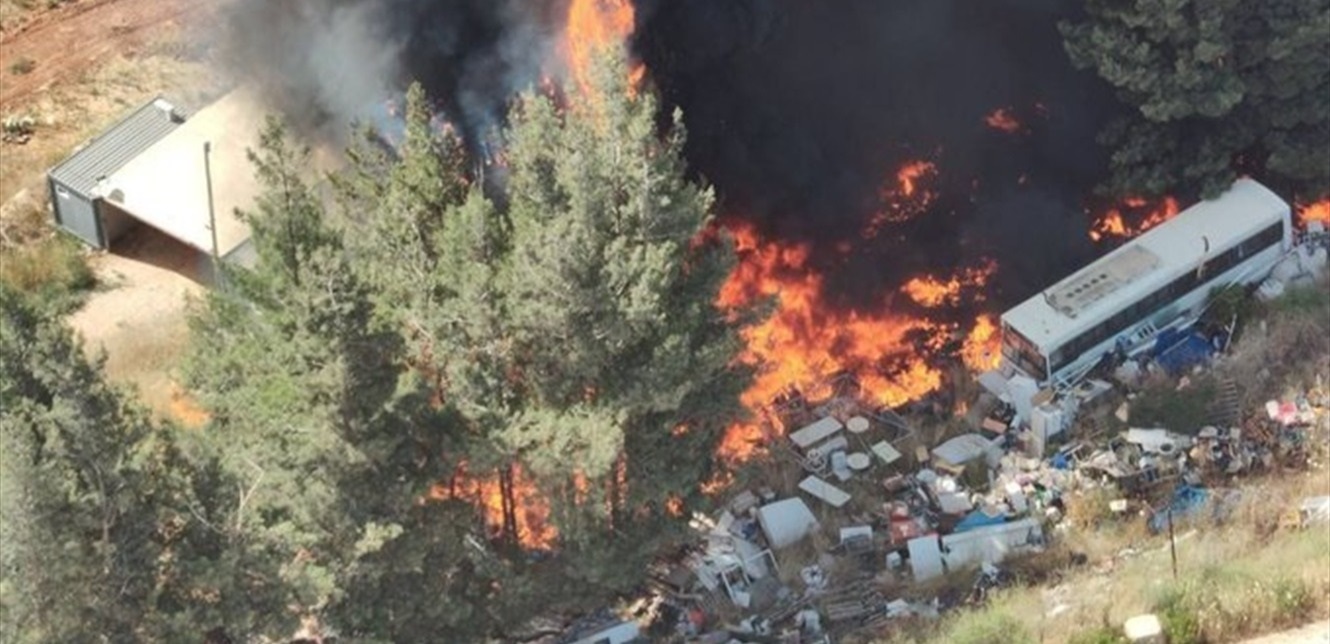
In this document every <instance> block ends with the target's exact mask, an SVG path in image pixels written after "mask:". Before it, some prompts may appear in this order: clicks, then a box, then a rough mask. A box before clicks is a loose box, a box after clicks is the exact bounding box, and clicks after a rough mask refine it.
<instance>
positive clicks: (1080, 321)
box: [1002, 179, 1293, 388]
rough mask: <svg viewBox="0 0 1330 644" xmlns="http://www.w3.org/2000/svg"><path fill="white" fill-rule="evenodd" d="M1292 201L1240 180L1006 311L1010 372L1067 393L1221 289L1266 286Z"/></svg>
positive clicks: (1282, 249)
mask: <svg viewBox="0 0 1330 644" xmlns="http://www.w3.org/2000/svg"><path fill="white" fill-rule="evenodd" d="M1292 234H1293V233H1292V222H1291V213H1290V208H1289V205H1288V204H1287V203H1286V202H1284V200H1282V199H1280V198H1279V197H1278V196H1277V195H1276V194H1275V193H1273V192H1271V191H1270V190H1269V189H1268V188H1266V187H1265V186H1263V185H1261V184H1259V183H1257V182H1255V181H1252V180H1251V179H1239V180H1238V181H1237V182H1235V183H1234V184H1233V186H1232V187H1231V188H1229V190H1228V191H1227V192H1225V193H1224V194H1223V195H1221V196H1220V197H1218V198H1217V199H1214V200H1212V201H1202V202H1201V203H1198V204H1196V205H1195V206H1192V207H1191V208H1188V209H1186V210H1184V211H1183V212H1181V213H1179V214H1178V215H1177V216H1175V217H1174V218H1172V219H1170V220H1168V221H1166V222H1164V223H1162V224H1160V225H1158V226H1156V227H1155V228H1153V229H1151V230H1149V231H1147V232H1146V233H1145V234H1143V235H1141V236H1139V237H1137V238H1135V239H1133V240H1132V241H1130V242H1128V243H1127V244H1124V245H1123V246H1121V247H1120V248H1117V249H1115V250H1113V252H1111V253H1109V254H1107V255H1105V256H1104V257H1102V258H1100V259H1099V260H1097V261H1095V262H1094V263H1093V264H1090V265H1089V266H1086V267H1085V268H1083V269H1081V270H1079V271H1077V272H1076V273H1075V274H1073V275H1071V276H1070V277H1068V278H1066V279H1064V280H1062V281H1061V282H1058V283H1057V284H1054V285H1053V286H1052V287H1050V288H1048V289H1045V290H1044V291H1043V292H1042V293H1039V294H1038V295H1035V296H1034V297H1032V298H1030V299H1028V300H1026V301H1025V302H1022V303H1021V304H1019V305H1017V306H1016V307H1015V308H1012V309H1011V310H1009V311H1007V312H1006V313H1004V314H1003V315H1002V370H1003V372H1005V373H1007V374H1008V375H1010V374H1011V373H1012V371H1013V370H1015V371H1020V372H1022V373H1024V374H1025V375H1027V376H1029V377H1031V378H1034V379H1035V380H1037V381H1038V382H1039V383H1040V384H1051V385H1054V386H1056V387H1059V388H1060V387H1065V386H1068V385H1071V384H1074V382H1075V381H1076V380H1078V379H1079V378H1081V377H1083V376H1084V375H1085V374H1086V373H1087V372H1089V371H1090V370H1091V369H1092V368H1093V367H1094V366H1095V365H1096V364H1097V363H1099V362H1100V361H1101V360H1102V359H1103V358H1104V355H1105V354H1106V353H1110V352H1113V351H1115V350H1117V349H1123V350H1124V351H1126V352H1128V353H1130V352H1132V351H1133V350H1134V349H1138V348H1140V347H1143V346H1145V345H1146V343H1147V342H1148V341H1149V340H1151V339H1152V338H1153V337H1154V336H1155V335H1156V334H1157V333H1159V332H1160V331H1163V330H1164V329H1167V328H1182V327H1184V326H1186V325H1188V324H1191V323H1192V322H1195V321H1196V319H1197V317H1198V316H1199V315H1200V314H1201V312H1202V311H1203V309H1204V307H1205V304H1206V302H1207V300H1208V299H1209V296H1210V293H1211V292H1212V291H1214V290H1215V289H1218V288H1224V287H1228V286H1233V285H1238V284H1242V285H1247V284H1253V283H1258V282H1260V281H1261V280H1263V279H1265V277H1266V276H1267V275H1268V274H1269V273H1270V270H1271V269H1272V268H1273V267H1274V265H1275V264H1276V263H1277V262H1278V261H1279V259H1280V258H1281V257H1282V256H1283V255H1284V254H1285V253H1287V252H1288V251H1289V249H1290V247H1291V245H1292V241H1293V240H1292Z"/></svg>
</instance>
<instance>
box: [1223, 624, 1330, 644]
mask: <svg viewBox="0 0 1330 644" xmlns="http://www.w3.org/2000/svg"><path fill="white" fill-rule="evenodd" d="M1242 644H1330V622H1317V623H1315V624H1311V625H1308V626H1303V627H1302V628H1295V629H1293V630H1289V631H1284V632H1283V633H1275V634H1273V635H1266V636H1265V637H1258V638H1256V639H1254V640H1247V641H1246V642H1243V643H1242Z"/></svg>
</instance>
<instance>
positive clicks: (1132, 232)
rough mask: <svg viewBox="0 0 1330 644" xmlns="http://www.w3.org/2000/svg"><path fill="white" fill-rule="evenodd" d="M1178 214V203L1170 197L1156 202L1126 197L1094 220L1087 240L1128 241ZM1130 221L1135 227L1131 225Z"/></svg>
mask: <svg viewBox="0 0 1330 644" xmlns="http://www.w3.org/2000/svg"><path fill="white" fill-rule="evenodd" d="M1178 212H1179V208H1178V200H1177V199H1174V198H1173V197H1164V198H1162V199H1159V200H1149V199H1145V198H1142V197H1127V198H1125V199H1123V200H1122V204H1121V205H1120V206H1113V207H1110V208H1108V209H1107V210H1106V211H1104V213H1103V214H1101V215H1099V216H1098V217H1096V218H1095V220H1094V222H1093V223H1092V224H1091V225H1090V231H1089V234H1090V239H1091V240H1093V241H1096V242H1098V241H1107V240H1114V239H1116V240H1123V239H1130V238H1132V237H1135V236H1136V235H1139V234H1141V233H1143V232H1145V231H1147V230H1150V229H1151V228H1154V227H1155V226H1158V225H1159V224H1162V223H1164V222H1166V221H1168V220H1169V219H1172V218H1173V216H1174V215H1176V214H1178ZM1133 221H1134V222H1136V223H1135V224H1133V223H1130V222H1133Z"/></svg>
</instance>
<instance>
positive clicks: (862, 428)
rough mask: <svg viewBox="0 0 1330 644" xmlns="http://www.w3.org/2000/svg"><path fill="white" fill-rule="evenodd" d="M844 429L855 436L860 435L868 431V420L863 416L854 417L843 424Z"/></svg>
mask: <svg viewBox="0 0 1330 644" xmlns="http://www.w3.org/2000/svg"><path fill="white" fill-rule="evenodd" d="M845 428H846V429H848V430H850V431H851V432H853V433H855V434H862V433H864V432H866V431H868V419H867V418H864V417H863V416H855V417H854V418H851V419H850V420H849V421H847V422H846V423H845Z"/></svg>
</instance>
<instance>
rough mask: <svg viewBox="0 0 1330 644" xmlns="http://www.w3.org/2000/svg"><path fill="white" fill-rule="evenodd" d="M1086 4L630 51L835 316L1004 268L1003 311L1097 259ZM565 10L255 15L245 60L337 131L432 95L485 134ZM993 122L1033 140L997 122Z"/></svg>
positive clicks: (814, 28)
mask: <svg viewBox="0 0 1330 644" xmlns="http://www.w3.org/2000/svg"><path fill="white" fill-rule="evenodd" d="M1075 4H1076V3H1071V2H1066V1H1065V0H839V1H836V2H829V1H820V2H809V1H808V0H723V1H721V0H637V3H636V5H637V19H638V24H637V33H636V37H635V39H634V43H633V48H634V51H635V53H636V54H637V55H638V56H639V57H640V58H642V59H643V60H644V61H645V62H646V64H647V67H648V69H649V70H650V76H651V79H652V82H653V83H654V84H655V85H656V86H657V88H658V89H659V90H660V92H661V95H662V99H663V100H662V103H663V105H662V107H663V110H666V111H668V110H671V109H672V108H673V107H675V106H677V107H680V108H682V109H683V113H684V120H685V123H686V125H687V126H688V130H689V144H688V148H687V155H688V159H689V162H690V166H691V168H692V170H693V171H694V172H695V173H696V174H697V175H698V176H700V177H704V178H705V179H706V180H707V181H710V182H711V183H713V184H714V185H715V186H716V187H717V190H718V192H719V193H720V195H721V198H722V210H723V212H724V213H725V214H726V215H727V216H732V217H739V218H744V219H748V220H752V221H754V222H757V223H758V224H759V225H760V227H761V229H762V230H763V231H764V232H766V233H767V234H769V235H772V236H775V237H777V238H781V239H786V240H799V241H806V242H808V243H810V244H811V245H812V247H813V249H814V259H815V261H816V262H817V264H818V266H819V268H821V269H822V270H824V272H825V273H826V274H827V279H828V285H829V286H830V287H831V288H832V289H833V292H834V294H835V295H836V296H837V297H838V298H839V303H840V304H841V305H844V306H850V307H858V306H865V307H869V306H871V307H876V306H880V304H881V302H882V298H883V297H884V295H885V294H887V293H890V292H892V291H893V290H894V289H895V288H896V286H898V285H899V284H901V283H902V282H903V281H904V279H905V278H906V277H907V276H910V275H915V274H919V273H924V272H928V273H941V274H945V273H947V272H948V271H949V270H951V269H953V268H955V267H959V266H967V265H974V264H976V263H977V261H978V259H979V258H980V257H991V258H993V259H996V260H997V261H998V263H999V265H1000V267H1001V268H1000V270H999V271H998V275H997V278H996V281H995V284H994V286H995V289H993V292H992V293H991V295H992V297H991V298H990V304H988V305H987V306H989V307H991V306H993V303H992V302H993V301H995V302H996V304H999V305H1003V304H1010V303H1013V302H1015V301H1017V300H1018V299H1020V298H1023V297H1025V296H1028V295H1030V294H1031V293H1033V292H1034V291H1035V290H1037V289H1038V288H1040V287H1042V286H1044V285H1045V284H1046V283H1047V282H1049V281H1050V280H1053V279H1056V278H1058V277H1060V276H1061V275H1062V274H1064V273H1066V272H1067V271H1069V270H1070V269H1073V268H1075V267H1076V266H1077V265H1079V264H1080V263H1082V262H1084V261H1085V260H1087V259H1089V258H1090V257H1091V256H1092V255H1093V251H1094V249H1093V248H1092V246H1091V244H1090V241H1089V239H1088V238H1087V236H1086V233H1085V231H1086V225H1087V220H1086V215H1085V213H1084V207H1085V200H1086V196H1087V195H1089V194H1090V193H1091V188H1092V186H1093V184H1094V183H1095V182H1096V181H1097V180H1098V179H1100V178H1101V177H1102V173H1103V165H1104V159H1103V155H1102V153H1101V150H1100V148H1099V146H1098V145H1097V144H1096V143H1095V140H1094V134H1095V132H1097V131H1098V130H1099V126H1100V124H1101V123H1102V122H1104V121H1105V120H1106V119H1107V118H1108V117H1109V116H1110V114H1109V113H1108V111H1109V110H1110V109H1112V108H1111V107H1110V106H1112V105H1113V104H1114V101H1113V100H1112V95H1111V93H1110V92H1109V91H1108V90H1107V89H1106V88H1105V87H1104V86H1103V85H1102V84H1101V83H1099V82H1098V81H1097V80H1096V79H1095V78H1093V77H1092V76H1090V75H1087V74H1084V73H1080V72H1077V71H1075V70H1073V69H1072V67H1071V65H1070V63H1069V62H1068V60H1067V56H1066V54H1065V53H1064V52H1063V50H1062V44H1061V39H1060V35H1059V34H1058V32H1057V29H1056V24H1057V21H1058V20H1061V19H1066V18H1069V17H1073V16H1072V15H1070V12H1073V11H1075V7H1074V5H1075ZM566 7H567V2H566V0H551V1H547V2H540V1H536V0H288V1H284V2H272V1H269V0H242V1H241V2H240V3H239V4H238V9H237V10H236V11H235V13H234V15H233V16H232V17H231V18H230V20H229V25H230V27H231V31H232V33H233V34H234V36H233V37H232V38H231V42H233V43H234V44H235V45H237V46H235V47H232V48H231V49H233V50H235V52H237V53H236V55H235V56H234V59H235V60H236V61H238V62H237V66H238V67H239V68H240V69H242V70H243V71H244V72H245V73H247V74H249V75H250V76H252V77H254V78H257V79H260V80H262V81H263V82H264V83H265V85H266V86H268V87H270V91H271V92H272V93H273V94H274V95H275V96H277V97H278V98H280V99H282V100H283V102H284V105H285V106H286V108H287V111H288V113H295V114H297V115H303V116H305V117H307V118H309V119H311V120H315V121H320V122H331V123H334V124H337V125H338V126H339V127H340V126H342V124H343V123H345V122H346V121H348V120H350V119H352V118H355V117H356V116H357V115H358V114H360V111H361V110H363V109H364V106H365V105H366V104H367V103H371V102H373V101H375V100H378V97H381V96H386V95H388V94H389V93H390V92H392V91H394V90H396V89H399V88H401V87H402V86H403V85H404V84H405V82H406V81H407V79H416V80H420V81H421V82H422V83H424V85H425V86H426V88H427V89H428V90H429V92H430V94H431V96H433V97H435V98H436V99H438V100H439V102H440V109H441V110H442V111H444V112H445V113H446V114H447V115H448V117H449V118H450V120H452V121H453V122H454V123H455V124H458V125H459V128H460V129H461V130H462V131H463V132H464V133H465V134H466V135H467V136H468V137H470V138H472V139H474V138H475V137H476V136H478V135H480V133H482V132H483V131H484V130H486V129H487V128H490V127H492V126H494V125H495V124H498V123H499V122H500V120H501V115H502V114H503V112H504V107H505V105H506V103H507V101H509V100H510V98H511V97H512V96H513V94H514V93H515V92H517V91H519V90H521V89H524V88H526V87H529V86H530V85H531V84H532V83H533V82H535V81H536V80H537V79H538V77H539V74H540V73H541V71H542V70H543V69H547V68H548V67H549V65H548V63H549V61H550V58H551V57H552V56H554V53H553V52H554V48H553V43H554V42H555V41H556V39H557V36H558V33H559V30H560V29H561V28H562V21H563V16H564V15H565V13H566ZM996 108H1008V109H1009V110H1010V111H1011V113H1012V114H1013V115H1015V116H1016V117H1017V118H1018V119H1019V120H1020V122H1021V123H1022V125H1023V128H1024V129H1023V130H1022V131H1021V132H1020V133H1016V134H1010V133H1005V132H1001V131H998V130H995V129H993V128H991V127H989V126H987V125H986V124H985V122H984V117H985V115H986V114H988V113H990V112H991V111H993V110H994V109H996ZM914 159H926V160H930V161H932V162H934V163H935V164H936V166H937V168H938V180H937V183H936V184H935V186H934V187H935V189H936V190H937V192H938V193H939V195H940V197H939V199H938V200H937V201H936V202H935V203H934V204H933V206H932V207H931V208H930V210H929V211H928V212H927V213H925V214H923V215H921V216H919V217H917V218H915V219H913V220H911V221H908V222H905V223H899V224H892V225H889V226H888V227H887V228H885V229H883V231H882V232H881V233H880V234H879V235H878V236H877V237H875V238H873V239H872V240H867V241H865V240H862V239H860V237H859V231H860V230H861V229H862V228H863V226H864V224H865V222H866V221H867V219H868V217H870V216H871V214H872V213H873V212H874V211H876V210H878V209H879V208H880V204H879V203H878V193H879V190H880V188H881V187H882V185H883V183H884V181H885V180H886V179H887V178H888V177H889V176H890V175H892V174H893V173H894V172H895V170H896V168H898V167H899V166H900V164H902V163H903V162H905V161H907V160H914ZM847 242H848V243H849V244H851V246H852V249H853V250H852V252H850V253H848V254H847V253H845V252H844V248H845V245H846V243H847ZM964 313H969V312H968V311H967V312H964Z"/></svg>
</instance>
